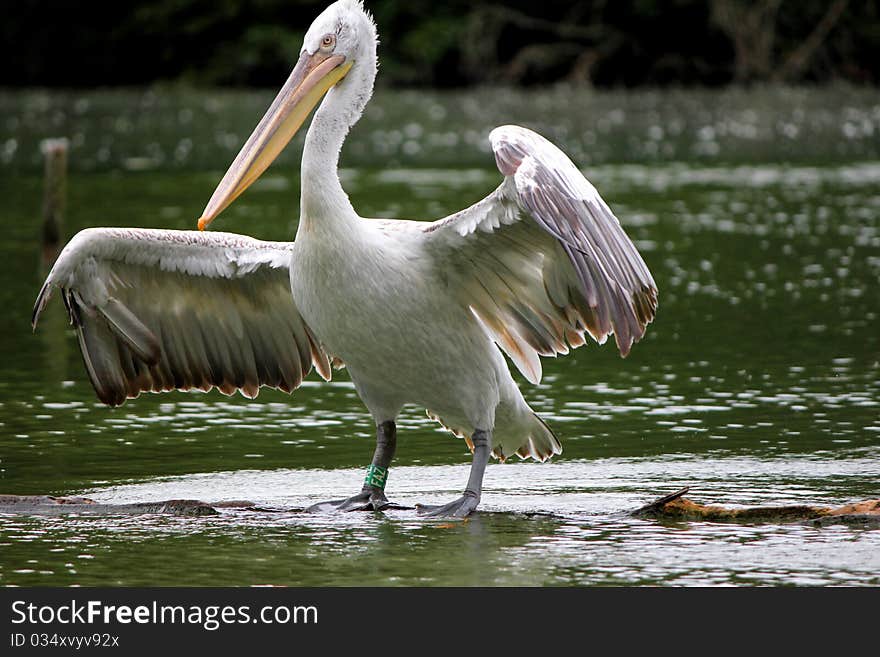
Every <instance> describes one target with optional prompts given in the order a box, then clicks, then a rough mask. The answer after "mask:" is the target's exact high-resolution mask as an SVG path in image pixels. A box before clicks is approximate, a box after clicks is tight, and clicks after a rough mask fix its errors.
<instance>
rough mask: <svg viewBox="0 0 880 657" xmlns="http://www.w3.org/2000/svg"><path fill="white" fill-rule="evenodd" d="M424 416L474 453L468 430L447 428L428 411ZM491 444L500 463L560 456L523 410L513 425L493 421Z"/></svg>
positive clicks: (551, 437) (549, 435) (543, 428)
mask: <svg viewBox="0 0 880 657" xmlns="http://www.w3.org/2000/svg"><path fill="white" fill-rule="evenodd" d="M428 417H429V418H431V419H432V420H435V421H436V422H439V423H440V424H441V425H442V426H443V428H444V429H446V430H447V431H451V432H452V433H453V434H455V435H456V436H458V437H459V438H464V441H465V442H466V443H467V446H468V448H469V449H470V450H471V451H472V452H473V451H474V443H473V441H472V440H471V434H470V432H469V431H467V430H465V429H461V428H457V427H454V426H450V425H449V424H447V423H446V422H445V421H444V420H443V419H442V418H440V417H439V416H438V415H437V414H436V413H434V412H432V411H428ZM498 419H500V418H498ZM492 445H493V448H492V456H494V457H495V458H497V459H498V460H500V461H506V460H507V458H508V457H509V456H511V455H512V454H516V455H517V456H519V457H520V458H521V459H525V458H533V459H535V460H536V461H542V462H543V461H546V460H547V459H549V458H550V457H552V456H554V455H556V454H562V445H561V444H560V443H559V439H558V438H557V437H556V435H555V434H554V433H553V431H551V430H550V427H548V426H547V423H546V422H544V420H542V419H541V418H540V417H538V415H537V414H536V413H535V412H534V411H533V410H532V409H530V408H529V409H527V414H525V415H524V416H521V417H520V418H519V421H517V422H515V423H507V422H504V421H501V422H496V424H495V429H494V431H493V433H492Z"/></svg>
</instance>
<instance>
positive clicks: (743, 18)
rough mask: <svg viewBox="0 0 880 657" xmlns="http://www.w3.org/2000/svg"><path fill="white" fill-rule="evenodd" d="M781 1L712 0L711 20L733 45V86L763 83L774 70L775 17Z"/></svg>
mask: <svg viewBox="0 0 880 657" xmlns="http://www.w3.org/2000/svg"><path fill="white" fill-rule="evenodd" d="M781 4H782V0H760V1H758V2H752V3H749V4H746V3H743V2H741V1H740V0H712V5H711V6H712V11H711V20H712V22H713V23H714V24H715V25H717V26H718V27H719V28H720V29H721V31H722V32H724V33H725V34H726V35H727V36H728V38H730V40H731V41H732V42H733V50H734V56H735V61H734V73H733V79H734V81H736V82H751V81H754V80H766V79H768V78H769V77H770V75H771V73H772V70H773V46H774V44H775V42H776V14H777V13H778V11H779V5H781Z"/></svg>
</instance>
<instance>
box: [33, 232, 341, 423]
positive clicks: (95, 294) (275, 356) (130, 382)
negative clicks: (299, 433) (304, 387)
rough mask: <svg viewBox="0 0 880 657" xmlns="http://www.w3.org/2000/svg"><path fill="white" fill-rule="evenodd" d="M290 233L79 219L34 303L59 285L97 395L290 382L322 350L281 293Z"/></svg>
mask: <svg viewBox="0 0 880 657" xmlns="http://www.w3.org/2000/svg"><path fill="white" fill-rule="evenodd" d="M292 246H293V245H292V243H291V244H287V243H279V242H261V241H258V240H254V239H251V238H248V237H244V236H241V235H233V234H229V233H214V232H212V233H200V232H195V231H171V230H140V229H134V228H91V229H88V230H84V231H82V232H80V233H78V234H77V235H76V236H75V237H74V238H73V239H72V240H71V241H70V242H69V243H68V245H67V246H66V247H65V248H64V250H63V251H62V252H61V254H60V255H59V257H58V260H57V261H56V263H55V265H54V267H53V268H52V271H51V272H49V276H48V277H47V278H46V282H45V283H44V284H43V288H42V289H41V290H40V294H39V296H38V297H37V301H36V304H35V306H34V315H33V326H34V328H36V325H37V320H38V319H39V316H40V313H41V312H42V310H43V308H44V307H45V305H46V302H47V301H48V299H49V297H50V295H51V293H52V290H53V289H54V288H56V287H57V288H60V289H61V292H62V294H63V298H64V302H65V304H66V306H67V309H68V311H69V313H70V320H71V323H72V324H73V325H74V327H75V328H76V332H77V335H78V337H79V344H80V349H81V350H82V355H83V361H84V362H85V366H86V370H87V371H88V374H89V378H90V379H91V381H92V385H93V386H94V388H95V392H97V394H98V398H99V399H100V400H101V401H102V402H104V403H105V404H109V405H110V406H118V405H120V404H122V403H123V402H124V401H125V400H126V399H127V398H131V397H137V396H138V395H139V394H140V393H141V392H144V391H153V392H160V391H164V390H173V389H178V390H189V389H193V388H197V389H201V390H205V391H207V390H210V389H211V388H214V387H216V388H218V389H219V390H220V391H221V392H223V393H225V394H232V393H233V392H235V391H236V390H239V391H241V393H242V394H243V395H245V396H246V397H255V396H256V395H257V393H258V391H259V388H260V386H270V387H273V388H278V389H281V390H284V391H287V392H290V391H292V390H294V389H295V388H297V387H298V386H299V385H300V383H301V382H302V379H303V377H304V376H306V374H308V373H309V371H310V370H311V368H312V364H314V365H315V367H316V368H317V370H318V372H319V373H320V374H321V376H323V377H324V378H325V379H329V378H330V366H329V362H328V359H327V355H326V354H325V353H324V351H323V350H322V349H321V347H320V344H319V342H318V341H317V340H316V339H315V337H314V336H313V335H312V334H311V331H310V330H309V328H308V326H306V324H305V322H304V321H303V319H302V317H300V314H299V311H298V310H297V308H296V306H295V305H294V302H293V297H292V296H291V292H290V281H289V273H290V272H289V262H290V257H291V249H292Z"/></svg>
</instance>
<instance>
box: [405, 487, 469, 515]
mask: <svg viewBox="0 0 880 657" xmlns="http://www.w3.org/2000/svg"><path fill="white" fill-rule="evenodd" d="M479 503H480V498H479V497H477V496H476V495H474V494H473V493H471V492H470V491H465V494H464V495H462V496H461V497H459V498H458V499H457V500H454V501H452V502H450V503H449V504H443V505H438V506H433V505H427V504H417V505H416V509H417V510H418V513H419V515H420V516H428V517H433V518H437V517H439V518H466V517H467V516H469V515H470V514H471V513H473V512H474V511H475V510H476V508H477V505H479Z"/></svg>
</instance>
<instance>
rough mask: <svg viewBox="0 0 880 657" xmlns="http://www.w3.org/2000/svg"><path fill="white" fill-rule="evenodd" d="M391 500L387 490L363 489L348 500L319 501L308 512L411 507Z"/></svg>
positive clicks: (382, 509) (383, 509)
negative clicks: (386, 494) (387, 495)
mask: <svg viewBox="0 0 880 657" xmlns="http://www.w3.org/2000/svg"><path fill="white" fill-rule="evenodd" d="M411 508H412V507H410V506H403V505H401V504H395V503H394V502H389V501H388V498H387V497H386V496H385V491H383V490H378V489H371V490H362V491H361V492H360V493H358V494H357V495H355V496H353V497H349V498H348V499H346V500H330V501H329V502H318V503H317V504H313V505H312V506H310V507H308V508H307V509H306V513H327V512H329V511H385V510H387V509H411Z"/></svg>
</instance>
